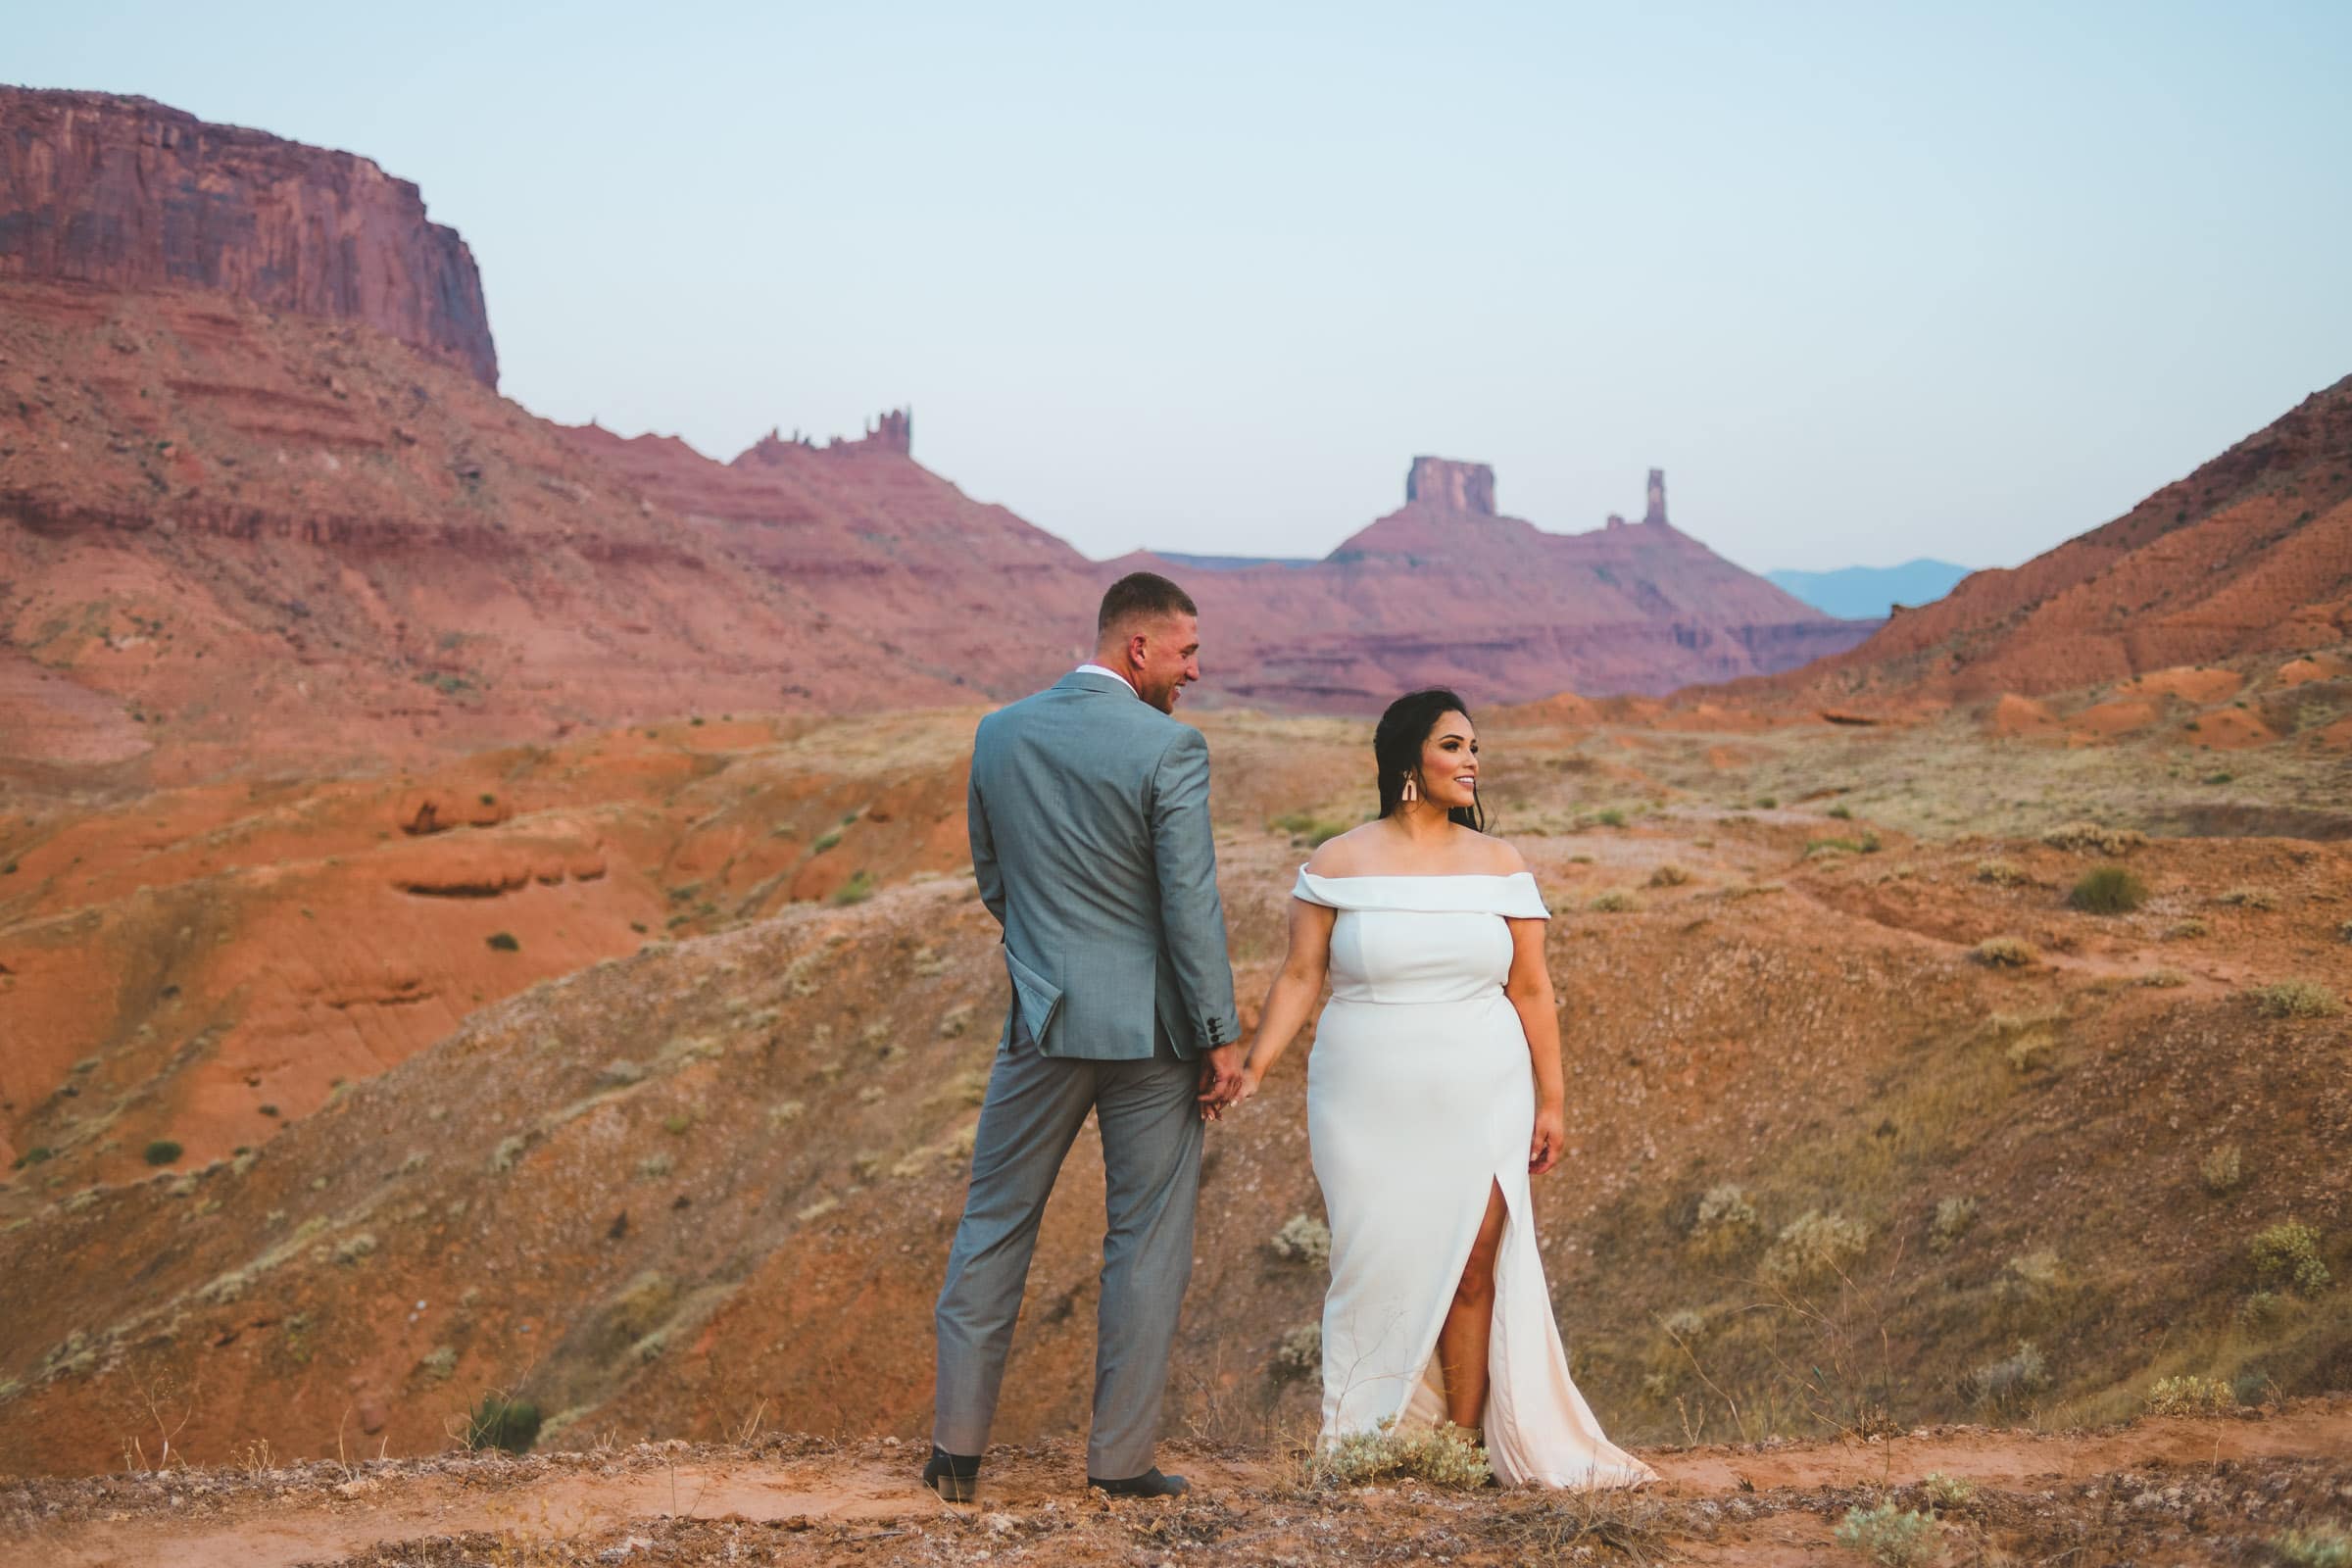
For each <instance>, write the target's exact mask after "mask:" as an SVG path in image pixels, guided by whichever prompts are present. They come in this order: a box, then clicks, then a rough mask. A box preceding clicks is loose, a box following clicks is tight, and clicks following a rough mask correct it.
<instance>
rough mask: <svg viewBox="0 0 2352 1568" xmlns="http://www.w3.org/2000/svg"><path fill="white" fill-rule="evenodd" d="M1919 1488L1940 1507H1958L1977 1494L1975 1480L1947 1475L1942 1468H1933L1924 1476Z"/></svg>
mask: <svg viewBox="0 0 2352 1568" xmlns="http://www.w3.org/2000/svg"><path fill="white" fill-rule="evenodd" d="M1919 1489H1920V1491H1922V1492H1924V1493H1926V1494H1927V1495H1928V1500H1929V1501H1930V1502H1933V1503H1934V1504H1936V1506H1937V1507H1938V1508H1956V1507H1958V1506H1959V1505H1960V1504H1961V1503H1964V1502H1966V1501H1967V1500H1968V1499H1969V1498H1971V1497H1973V1496H1975V1495H1977V1484H1976V1483H1975V1482H1973V1481H1967V1480H1963V1479H1962V1478H1961V1477H1959V1476H1947V1475H1945V1474H1944V1473H1943V1472H1942V1471H1940V1470H1931V1471H1929V1472H1928V1473H1927V1474H1926V1475H1925V1476H1924V1477H1922V1478H1921V1479H1920V1483H1919Z"/></svg>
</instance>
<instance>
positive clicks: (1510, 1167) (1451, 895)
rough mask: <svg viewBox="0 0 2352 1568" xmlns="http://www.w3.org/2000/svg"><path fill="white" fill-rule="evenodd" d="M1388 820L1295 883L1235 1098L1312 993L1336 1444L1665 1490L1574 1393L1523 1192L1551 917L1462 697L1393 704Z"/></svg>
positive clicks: (1326, 1358) (1430, 695) (1549, 1079)
mask: <svg viewBox="0 0 2352 1568" xmlns="http://www.w3.org/2000/svg"><path fill="white" fill-rule="evenodd" d="M1372 752H1373V757H1374V760H1375V761H1376V762H1377V764H1378V766H1379V770H1380V816H1379V818H1378V820H1376V821H1372V822H1367V823H1365V824H1364V825H1363V826H1362V827H1359V828H1356V829H1355V830H1354V831H1352V832H1349V833H1345V834H1342V835H1341V836H1339V837H1338V838H1335V839H1332V840H1330V841H1329V842H1328V843H1326V844H1324V845H1323V847H1322V848H1320V849H1318V850H1317V851H1315V853H1314V856H1313V858H1311V859H1309V860H1308V861H1307V862H1306V864H1305V865H1304V866H1302V867H1301V868H1300V869H1299V882H1298V885H1297V886H1296V887H1295V888H1293V889H1292V900H1293V902H1292V905H1291V945H1290V954H1289V956H1287V957H1286V958H1285V959H1284V961H1283V966H1282V971H1281V972H1280V973H1279V974H1278V975H1276V976H1275V978H1274V983H1273V985H1272V986H1271V987H1270V988H1269V989H1268V991H1267V993H1266V1002H1265V1007H1264V1011H1263V1013H1262V1014H1261V1016H1260V1021H1259V1024H1258V1029H1257V1037H1256V1039H1255V1040H1254V1041H1253V1042H1252V1043H1251V1045H1250V1054H1249V1058H1248V1060H1247V1062H1246V1063H1245V1064H1244V1066H1243V1070H1242V1080H1241V1083H1240V1085H1239V1086H1238V1087H1237V1088H1236V1089H1235V1090H1234V1091H1233V1094H1232V1096H1231V1098H1230V1099H1229V1100H1228V1101H1226V1102H1225V1103H1222V1104H1217V1105H1212V1106H1211V1107H1210V1114H1212V1115H1214V1114H1217V1113H1219V1112H1221V1111H1222V1110H1223V1109H1224V1108H1225V1105H1227V1104H1239V1103H1241V1102H1243V1101H1245V1100H1248V1099H1249V1098H1250V1096H1252V1095H1254V1094H1255V1093H1256V1092H1257V1088H1258V1085H1259V1084H1260V1083H1261V1082H1263V1081H1264V1078H1265V1075H1266V1074H1267V1073H1268V1072H1269V1071H1271V1070H1272V1068H1273V1066H1274V1063H1275V1062H1276V1061H1277V1060H1279V1059H1280V1058H1281V1056H1282V1054H1283V1051H1284V1050H1285V1049H1286V1048H1287V1047H1288V1046H1289V1045H1290V1043H1291V1040H1292V1037H1293V1036H1295V1035H1296V1034H1297V1033H1298V1032H1299V1026H1300V1025H1301V1024H1303V1023H1304V1022H1305V1021H1306V1015H1307V1011H1308V1009H1309V1008H1311V1007H1312V1006H1313V1005H1314V1004H1315V1001H1316V999H1317V998H1318V997H1320V996H1321V995H1322V990H1323V980H1324V976H1325V973H1326V971H1327V970H1328V972H1329V973H1330V975H1331V979H1332V999H1331V1004H1330V1005H1328V1006H1327V1007H1325V1008H1324V1009H1323V1016H1322V1018H1321V1020H1320V1022H1319V1023H1318V1024H1317V1026H1316V1031H1315V1047H1314V1051H1313V1054H1312V1056H1311V1059H1310V1060H1309V1062H1308V1066H1307V1084H1306V1120H1307V1136H1308V1140H1309V1143H1310V1145H1311V1148H1312V1151H1313V1157H1314V1166H1315V1179H1316V1180H1317V1181H1319V1182H1320V1183H1321V1184H1322V1186H1323V1200H1324V1206H1325V1207H1326V1208H1327V1209H1328V1210H1329V1212H1330V1215H1331V1290H1330V1293H1329V1295H1328V1296H1326V1297H1325V1299H1324V1303H1323V1442H1324V1443H1326V1444H1328V1443H1331V1442H1333V1441H1335V1440H1337V1439H1339V1438H1342V1437H1345V1436H1348V1435H1349V1434H1352V1433H1357V1432H1365V1431H1371V1430H1374V1429H1376V1428H1378V1427H1379V1426H1380V1425H1381V1424H1382V1423H1383V1422H1386V1421H1394V1422H1396V1423H1397V1425H1398V1426H1400V1427H1416V1426H1427V1425H1434V1424H1436V1423H1437V1422H1438V1421H1440V1420H1446V1421H1450V1422H1452V1423H1453V1424H1454V1425H1456V1426H1459V1427H1464V1428H1467V1429H1469V1430H1470V1432H1471V1433H1472V1434H1473V1435H1474V1436H1475V1437H1477V1438H1478V1439H1479V1441H1481V1442H1483V1444H1484V1446H1486V1449H1487V1455H1488V1460H1489V1462H1490V1463H1491V1464H1492V1465H1493V1466H1494V1470H1495V1476H1496V1477H1497V1478H1498V1479H1499V1480H1501V1481H1503V1482H1504V1483H1506V1484H1536V1485H1543V1486H1553V1487H1596V1486H1597V1487H1610V1486H1630V1485H1638V1484H1640V1483H1642V1482H1644V1481H1650V1480H1654V1479H1656V1476H1655V1472H1653V1471H1652V1470H1651V1469H1650V1468H1649V1467H1648V1466H1647V1465H1645V1464H1643V1463H1642V1461H1641V1460H1639V1459H1636V1458H1634V1457H1633V1456H1632V1455H1631V1454H1628V1453H1626V1452H1624V1451H1623V1450H1622V1449H1619V1448H1617V1447H1615V1446H1611V1444H1610V1443H1609V1441H1608V1440H1607V1439H1606V1438H1605V1437H1603V1436H1602V1435H1601V1431H1600V1425H1599V1423H1598V1422H1596V1421H1595V1420H1593V1412H1592V1410H1591V1409H1590V1408H1588V1407H1587V1406H1586V1404H1585V1400H1584V1397H1583V1396H1582V1395H1580V1394H1578V1393H1577V1390H1576V1385H1575V1384H1574V1383H1573V1382H1572V1381H1570V1379H1569V1376H1568V1358H1567V1355H1566V1352H1565V1351H1564V1350H1563V1349H1562V1348H1561V1346H1560V1335H1559V1329H1558V1327H1557V1326H1556V1325H1555V1324H1554V1323H1553V1321H1552V1315H1551V1297H1550V1293H1549V1291H1548V1290H1547V1288H1546V1287H1545V1285H1544V1260H1543V1258H1542V1256H1541V1255H1540V1254H1539V1252H1538V1250H1537V1245H1536V1225H1535V1215H1534V1213H1533V1212H1532V1210H1531V1208H1530V1206H1529V1194H1528V1178H1529V1177H1530V1176H1531V1175H1537V1176H1540V1175H1542V1174H1544V1172H1545V1171H1548V1170H1550V1169H1551V1168H1552V1166H1554V1165H1556V1164H1557V1163H1559V1159H1560V1153H1561V1146H1562V1143H1563V1141H1564V1139H1565V1137H1566V1129H1565V1122H1564V1118H1563V1116H1562V1112H1561V1103H1562V1100H1563V1098H1564V1092H1563V1087H1562V1083H1561V1073H1560V1041H1559V1024H1558V1020H1557V1018H1556V1017H1555V1016H1554V1014H1553V1011H1552V1006H1553V1004H1552V993H1551V979H1550V976H1549V975H1548V974H1547V973H1546V972H1545V970H1544V920H1545V919H1546V918H1548V915H1547V912H1546V910H1545V909H1544V901H1543V899H1542V897H1541V896H1540V895H1539V894H1538V893H1537V891H1536V879H1535V877H1534V875H1533V874H1532V873H1530V872H1529V870H1528V869H1527V862H1526V861H1525V860H1524V859H1522V858H1520V856H1519V854H1518V852H1517V851H1515V850H1513V849H1512V848H1511V847H1510V846H1509V845H1507V844H1505V843H1503V842H1502V841H1501V840H1499V839H1493V838H1489V837H1487V835H1486V832H1485V826H1486V819H1485V813H1484V812H1483V811H1482V810H1481V809H1480V807H1479V804H1478V736H1477V731H1476V730H1475V729H1474V728H1473V727H1472V725H1471V723H1470V716H1469V714H1468V712H1467V711H1464V709H1463V706H1462V700H1461V699H1460V698H1458V697H1456V696H1455V695H1454V694H1453V693H1451V692H1449V691H1421V692H1414V693H1412V694H1411V695H1409V696H1406V697H1401V698H1398V699H1397V701H1396V702H1395V703H1393V704H1391V705H1390V707H1389V711H1387V712H1386V713H1383V714H1382V715H1381V719H1380V724H1379V727H1378V729H1377V730H1376V731H1375V732H1374V734H1373V738H1372Z"/></svg>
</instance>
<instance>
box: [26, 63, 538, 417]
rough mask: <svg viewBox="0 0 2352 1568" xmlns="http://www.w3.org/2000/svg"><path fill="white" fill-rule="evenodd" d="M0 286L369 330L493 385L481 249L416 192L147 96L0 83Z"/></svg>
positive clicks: (347, 158) (368, 169)
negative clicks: (433, 213) (146, 294)
mask: <svg viewBox="0 0 2352 1568" xmlns="http://www.w3.org/2000/svg"><path fill="white" fill-rule="evenodd" d="M0 277H17V278H57V279H64V280H69V281H73V282H84V283H98V284H103V285H105V286H107V287H109V288H118V289H147V288H200V289H205V290H210V291H214V292H219V293H225V294H233V295H236V296H238V297H240V298H242V299H246V300H250V301H252V302H253V303H254V304H256V305H259V306H261V307H263V308H264V309H266V310H272V311H291V312H298V313H300V314H302V315H305V316H319V317H327V318H331V319H339V320H350V321H362V322H365V323H367V324H368V325H369V326H372V327H374V328H376V329H377V330H378V331H381V332H385V333H388V334H389V335H391V336H392V337H395V338H398V339H399V340H400V341H401V342H403V343H407V344H409V345H411V346H412V347H415V348H419V349H423V350H425V351H426V352H428V353H431V354H435V355H438V356H440V357H441V358H444V359H447V360H450V361H453V362H454V363H456V364H458V365H461V366H464V367H465V368H466V369H467V370H468V371H470V372H471V373H472V374H473V375H474V376H475V378H476V379H478V380H480V381H481V382H482V383H483V384H484V385H486V386H496V385H497V384H498V353H497V350H496V349H495V348H494V347H493V346H492V344H491V341H490V323H489V319H488V318H487V316H486V315H485V314H484V312H483V309H482V284H481V278H480V276H479V274H478V273H476V271H475V270H474V265H473V255H472V253H471V252H469V251H468V250H467V249H466V242H465V241H464V240H462V239H460V238H459V237H458V234H457V231H456V230H455V229H452V228H448V227H445V226H444V225H442V224H439V223H433V222H428V221H426V220H425V216H424V202H423V199H422V198H421V197H420V196H418V194H417V187H416V186H415V185H412V184H410V183H409V182H408V181H407V180H404V179H394V178H393V177H392V176H391V175H389V174H386V173H385V172H383V171H382V170H381V169H378V168H377V167H376V166H375V165H374V164H372V163H370V162H369V161H368V160H367V159H365V158H356V157H354V156H352V155H351V154H350V153H339V152H328V151H325V150H323V149H321V148H317V147H305V146H302V145H301V144H299V143H296V142H290V141H282V140H280V139H279V138H277V137H275V136H270V135H267V134H265V133H263V132H261V131H258V130H245V129H242V128H239V127H237V126H234V125H213V124H207V123H204V122H202V121H200V120H198V119H196V118H195V117H194V116H193V115H189V114H185V113H183V112H182V111H180V110H177V109H171V108H167V107H166V106H164V105H162V104H159V103H155V102H153V101H152V100H149V99H145V98H125V97H119V96H116V95H114V94H111V93H96V92H53V91H44V90H40V89H35V88H25V87H0Z"/></svg>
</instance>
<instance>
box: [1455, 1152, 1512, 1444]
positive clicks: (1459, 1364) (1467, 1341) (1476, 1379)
mask: <svg viewBox="0 0 2352 1568" xmlns="http://www.w3.org/2000/svg"><path fill="white" fill-rule="evenodd" d="M1509 1214H1510V1210H1509V1209H1508V1208H1507V1207H1506V1206H1505V1205H1504V1203H1503V1201H1502V1188H1501V1187H1500V1186H1499V1185H1497V1186H1495V1187H1494V1188H1492V1189H1491V1190H1490V1191H1489V1193H1488V1196H1487V1217H1486V1218H1485V1219H1484V1220H1482V1221H1480V1222H1479V1227H1478V1240H1477V1242H1475V1243H1474V1244H1472V1246H1471V1248H1470V1261H1469V1263H1468V1264H1467V1265H1466V1266H1465V1267H1464V1268H1463V1269H1462V1277H1461V1279H1460V1281H1459V1282H1457V1283H1456V1284H1455V1286H1454V1288H1453V1304H1452V1305H1451V1306H1448V1307H1447V1308H1446V1326H1445V1327H1444V1328H1442V1329H1440V1330H1438V1369H1439V1371H1440V1372H1441V1373H1442V1374H1443V1375H1444V1376H1445V1379H1446V1420H1448V1421H1450V1422H1452V1423H1453V1424H1454V1425H1455V1426H1457V1427H1464V1428H1467V1429H1468V1430H1470V1431H1472V1432H1477V1431H1480V1430H1481V1429H1482V1428H1483V1427H1484V1426H1485V1425H1486V1419H1487V1344H1488V1342H1489V1341H1490V1340H1491V1339H1493V1338H1494V1330H1495V1253H1496V1252H1497V1251H1498V1250H1501V1247H1502V1224H1503V1221H1504V1220H1505V1219H1506V1218H1508V1217H1509Z"/></svg>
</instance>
